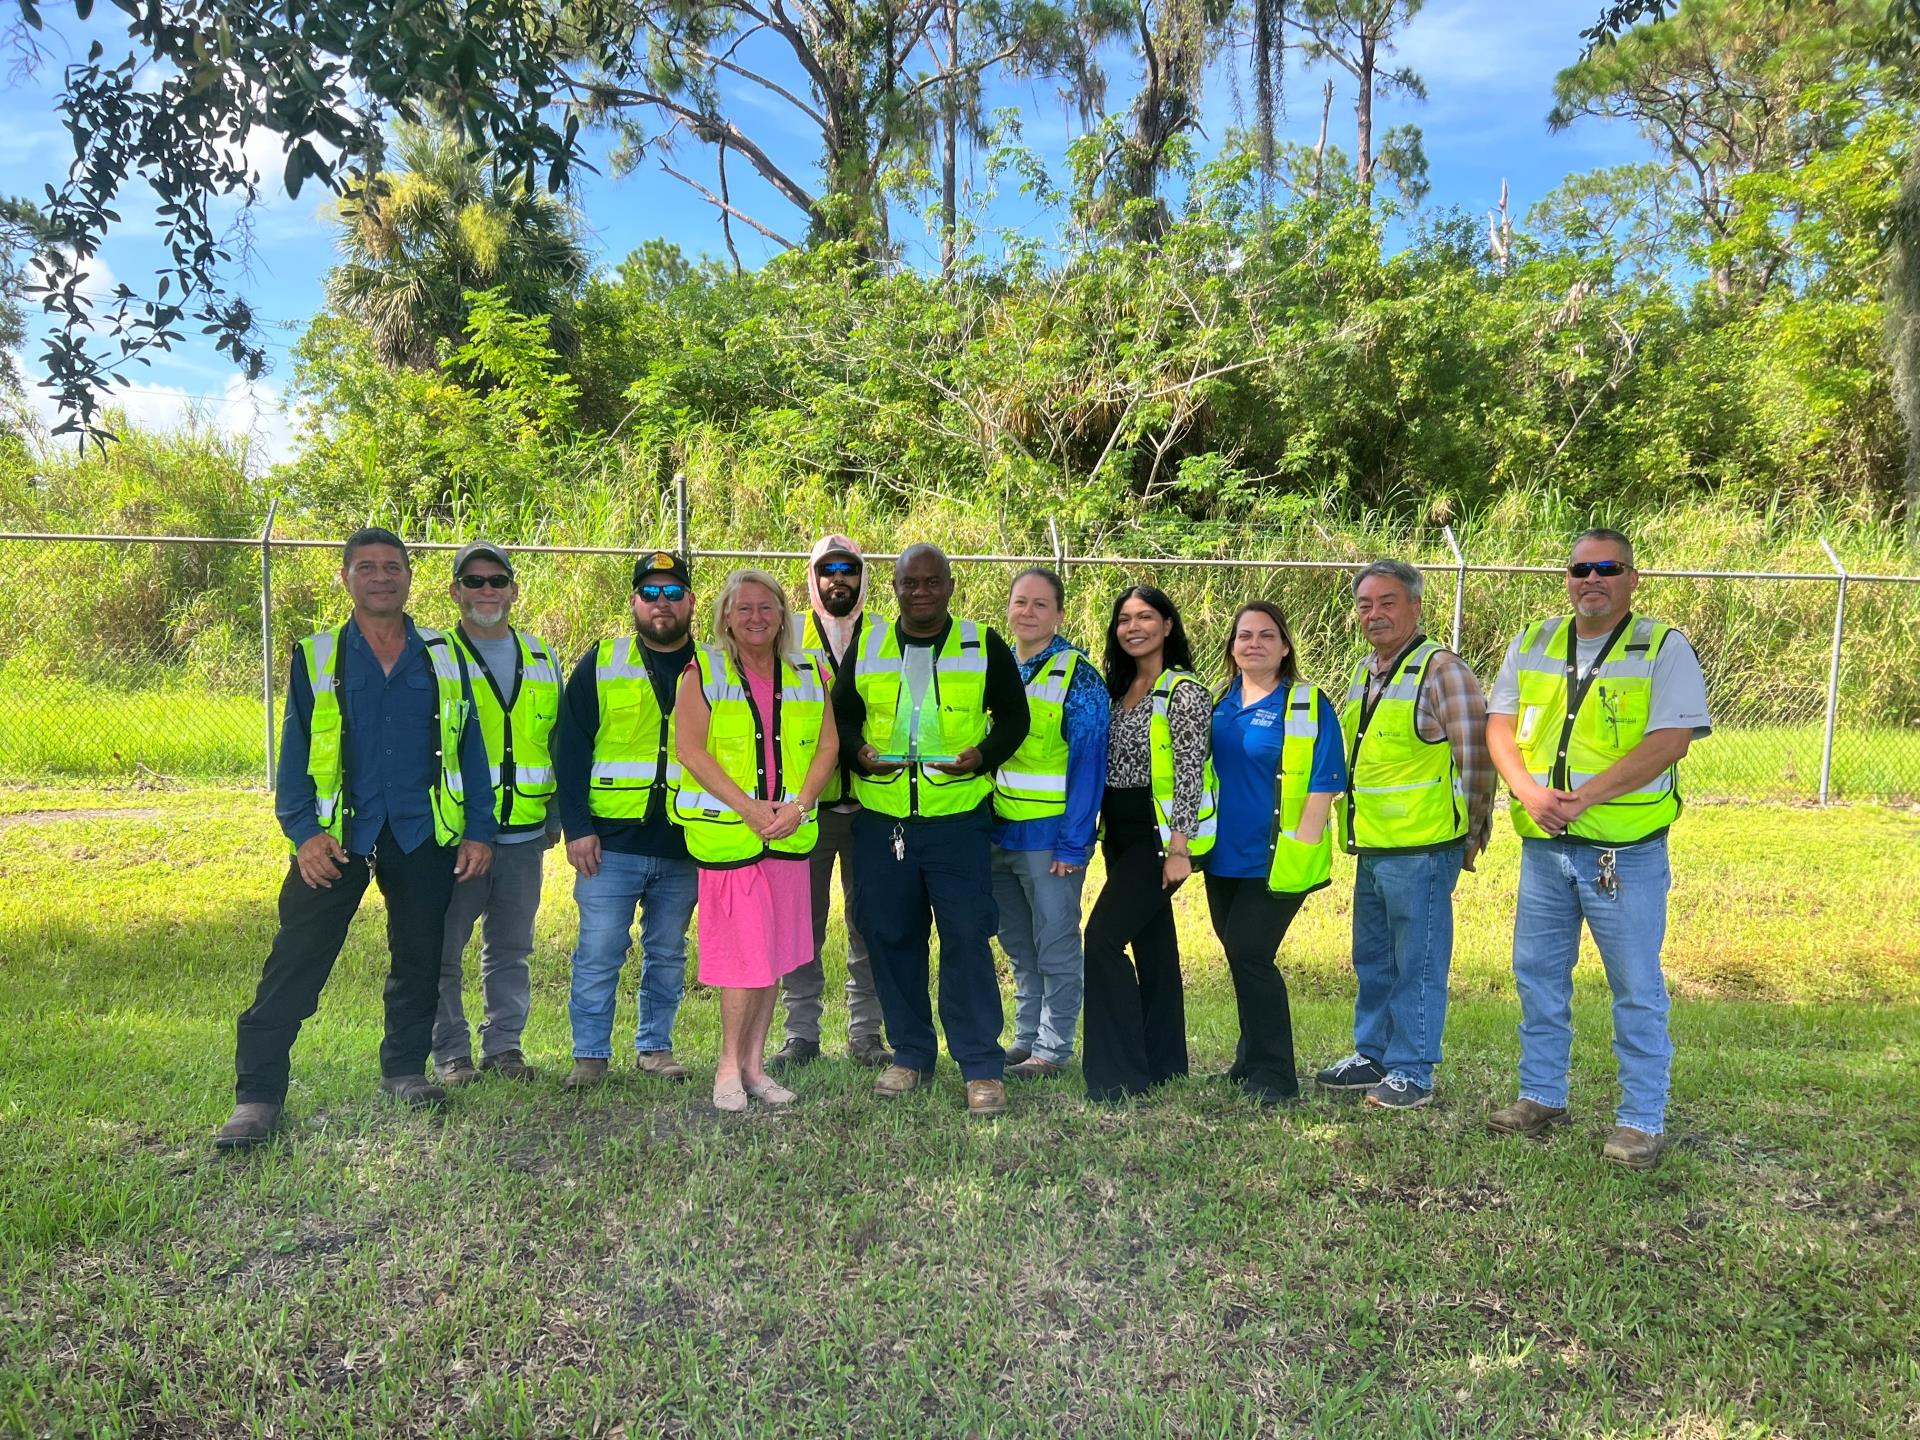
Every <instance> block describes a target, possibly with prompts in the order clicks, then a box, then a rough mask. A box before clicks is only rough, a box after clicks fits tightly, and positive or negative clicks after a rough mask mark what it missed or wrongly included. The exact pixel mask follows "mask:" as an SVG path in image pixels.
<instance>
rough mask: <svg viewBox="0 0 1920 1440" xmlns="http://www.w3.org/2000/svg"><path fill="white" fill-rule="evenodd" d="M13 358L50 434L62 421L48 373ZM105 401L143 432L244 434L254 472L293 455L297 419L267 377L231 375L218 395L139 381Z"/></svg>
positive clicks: (18, 355)
mask: <svg viewBox="0 0 1920 1440" xmlns="http://www.w3.org/2000/svg"><path fill="white" fill-rule="evenodd" d="M13 358H14V362H15V363H16V364H17V365H18V366H19V367H20V373H21V374H22V375H23V376H24V377H25V379H26V389H27V397H26V398H27V407H28V410H29V411H30V413H31V414H32V416H33V418H34V419H35V420H36V421H38V422H39V424H40V425H41V426H42V427H43V429H45V430H46V431H49V432H51V431H52V429H53V427H54V426H56V425H58V424H59V423H60V422H61V419H62V417H61V415H60V412H59V408H58V407H57V406H56V404H55V403H54V398H53V395H52V392H50V391H48V390H46V389H44V388H43V387H41V385H40V384H39V381H40V380H41V378H43V377H42V374H41V371H40V369H39V367H38V366H37V365H36V364H35V363H34V361H33V359H32V357H31V356H29V355H27V354H25V353H23V352H20V351H15V352H14V357H13ZM103 401H104V403H105V404H106V405H108V406H110V407H111V408H113V409H116V410H119V411H122V412H124V413H125V415H126V417H127V423H128V424H129V425H131V426H132V427H133V428H135V429H138V430H148V431H168V430H184V429H186V428H187V427H188V426H190V425H201V426H210V427H212V428H213V429H216V430H219V431H221V432H223V433H225V434H228V435H233V436H245V437H246V438H247V439H248V440H249V441H250V442H251V444H250V448H249V450H248V455H247V468H248V469H249V470H250V471H252V472H253V473H254V474H263V473H265V472H266V470H267V469H268V468H270V467H271V466H274V465H277V464H279V463H280V462H281V461H283V460H290V459H292V458H293V453H294V443H293V417H292V415H291V414H290V413H289V407H288V406H287V404H286V401H285V397H284V396H283V395H282V394H281V391H280V387H279V386H277V385H274V384H272V383H270V382H268V381H254V382H253V383H251V384H249V383H248V381H247V380H246V378H245V377H244V376H242V375H238V374H232V373H229V374H228V375H227V378H226V384H225V386H224V388H223V389H222V390H221V392H220V393H218V394H212V393H196V392H193V391H189V390H187V389H185V388H183V387H182V386H179V385H166V384H152V383H148V382H144V381H136V382H135V383H133V384H131V385H123V386H115V387H114V388H113V389H112V390H110V391H108V392H107V394H106V395H105V396H104V397H103Z"/></svg>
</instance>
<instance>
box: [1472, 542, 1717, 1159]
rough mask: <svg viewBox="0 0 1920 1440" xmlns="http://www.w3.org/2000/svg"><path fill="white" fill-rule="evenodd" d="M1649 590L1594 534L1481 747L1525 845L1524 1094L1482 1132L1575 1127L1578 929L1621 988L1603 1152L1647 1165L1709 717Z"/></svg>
mask: <svg viewBox="0 0 1920 1440" xmlns="http://www.w3.org/2000/svg"><path fill="white" fill-rule="evenodd" d="M1639 583H1640V574H1639V571H1637V570H1636V569H1635V568H1634V564H1633V546H1632V544H1631V542H1629V541H1628V539H1627V537H1626V536H1625V535H1622V534H1621V533H1620V532H1619V531H1617V530H1589V531H1587V532H1586V533H1585V534H1584V535H1582V536H1581V537H1580V538H1579V539H1578V540H1576V541H1575V542H1574V546H1573V554H1572V557H1571V559H1570V561H1569V563H1568V565H1567V597H1568V599H1569V600H1570V601H1571V602H1572V606H1573V613H1572V614H1571V615H1554V616H1549V617H1548V618H1546V619H1544V620H1540V621H1537V622H1536V623H1534V624H1532V625H1530V626H1528V627H1527V628H1526V629H1525V630H1524V631H1522V632H1521V633H1520V635H1519V636H1518V637H1516V638H1515V640H1514V642H1513V644H1512V645H1510V646H1509V647H1508V648H1507V657H1506V661H1505V663H1504V664H1502V665H1501V667H1500V674H1499V677H1498V678H1497V679H1496V680H1495V681H1494V685H1493V693H1492V695H1491V697H1490V698H1489V699H1488V701H1487V749H1488V750H1489V751H1490V752H1491V753H1492V755H1493V763H1494V767H1495V768H1496V769H1497V770H1499V772H1500V776H1501V778H1502V779H1504V780H1505V781H1506V782H1507V787H1508V788H1509V789H1510V790H1511V791H1512V792H1513V806H1512V815H1513V827H1514V829H1515V830H1517V831H1518V832H1519V834H1520V836H1521V857H1520V896H1519V902H1518V904H1517V905H1516V907H1515V910H1514V919H1513V977H1514V982H1515V985H1516V987H1517V988H1518V990H1519V993H1520V1016H1521V1018H1520V1097H1519V1099H1517V1100H1516V1101H1514V1103H1513V1104H1511V1105H1508V1106H1505V1107H1503V1108H1502V1109H1499V1110H1496V1111H1495V1112H1494V1113H1493V1114H1492V1115H1491V1116H1490V1117H1488V1124H1489V1125H1490V1126H1491V1128H1492V1129H1493V1130H1494V1131H1495V1132H1496V1133H1498V1134H1510V1135H1532V1136H1541V1135H1544V1134H1546V1133H1547V1132H1548V1131H1549V1130H1550V1129H1551V1128H1552V1127H1553V1126H1555V1125H1560V1124H1564V1123H1565V1122H1566V1119H1567V1098H1568V1097H1567V1088H1568V1087H1567V1072H1568V1069H1569V1066H1570V1062H1571V1056H1572V1050H1573V965H1574V961H1575V959H1576V958H1578V956H1579V953H1580V926H1581V923H1582V922H1583V921H1584V922H1585V924H1586V927H1587V930H1588V932H1589V933H1590V934H1591V935H1592V936H1593V942H1594V945H1595V947H1596V948H1597V949H1598V950H1599V951H1600V960H1601V963H1602V964H1603V965H1604V966H1605V967H1606V972H1607V986H1608V988H1609V989H1610V990H1611V991H1612V993H1613V1051H1614V1055H1615V1057H1616V1058H1617V1059H1618V1061H1619V1066H1620V1090H1621V1100H1620V1107H1619V1109H1618V1111H1617V1112H1616V1114H1615V1117H1614V1118H1615V1121H1616V1123H1615V1126H1614V1129H1613V1133H1612V1134H1611V1135H1609V1136H1608V1137H1607V1140H1606V1143H1605V1145H1604V1146H1603V1148H1602V1152H1601V1153H1602V1154H1603V1155H1604V1156H1605V1157H1606V1158H1607V1159H1608V1160H1611V1161H1614V1162H1615V1163H1617V1164H1621V1165H1626V1166H1629V1167H1631V1168H1633V1169H1636V1170H1645V1169H1650V1168H1652V1166H1653V1165H1655V1164H1656V1163H1657V1162H1658V1161H1659V1158H1660V1150H1661V1137H1662V1135H1663V1133H1664V1130H1665V1123H1666V1108H1667V1089H1668V1077H1669V1073H1670V1071H1671V1067H1672V1062H1673V1044H1672V1041H1671V1040H1670V1039H1669V1038H1668V1034H1667V1009H1668V1003H1667V985H1666V977H1665V975H1664V974H1663V973H1662V970H1661V965H1660V952H1661V947H1662V945H1663V944H1664V942H1665V939H1666V931H1667V891H1668V889H1669V887H1670V885H1671V883H1672V874H1671V871H1670V870H1669V868H1668V864H1667V828H1668V827H1669V826H1670V825H1671V824H1672V823H1673V822H1674V820H1676V819H1677V818H1678V817H1679V814H1680V782H1679V762H1680V759H1681V757H1682V756H1684V755H1685V754H1686V753H1687V748H1688V747H1689V746H1690V745H1691V744H1692V743H1693V741H1694V740H1695V739H1697V738H1699V737H1701V736H1704V735H1706V734H1707V733H1708V731H1709V729H1710V727H1711V721H1710V720H1709V718H1708V715H1707V687H1706V680H1705V677H1704V676H1703V675H1702V674H1701V671H1700V661H1699V659H1698V657H1696V656H1695V654H1694V652H1693V647H1692V646H1691V645H1689V644H1688V643H1687V639H1686V637H1685V636H1684V635H1682V634H1681V633H1680V632H1679V631H1677V630H1674V629H1672V628H1671V627H1669V626H1667V625H1664V624H1662V623H1660V622H1659V621H1657V620H1651V619H1648V618H1647V617H1645V616H1642V615H1636V614H1634V612H1633V609H1632V601H1633V592H1634V590H1635V588H1636V587H1637V586H1638V585H1639Z"/></svg>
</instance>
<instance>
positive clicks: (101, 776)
mask: <svg viewBox="0 0 1920 1440" xmlns="http://www.w3.org/2000/svg"><path fill="white" fill-rule="evenodd" d="M7 678H9V677H8V676H6V675H4V674H0V680H4V679H7ZM10 678H11V679H12V680H13V681H15V682H17V683H13V684H11V685H7V684H0V778H6V779H12V780H16V781H26V782H29V783H31V782H36V781H45V780H47V779H49V778H53V777H60V778H63V779H71V780H117V779H128V778H135V777H146V776H150V775H154V774H157V775H161V776H171V777H178V778H182V779H188V780H197V781H207V780H215V779H232V780H241V781H246V782H254V781H257V780H258V779H259V778H260V776H261V774H262V755H263V749H262V743H263V725H262V719H263V714H262V706H261V702H260V701H259V700H258V699H256V698H252V697H249V696H244V695H227V694H217V693H208V692H203V691H197V690H116V689H112V688H109V687H106V686H101V685H89V684H86V683H85V682H81V681H68V680H61V681H52V680H37V679H28V678H25V677H23V676H21V675H19V674H18V673H15V674H13V675H12V676H11V677H10ZM1823 738H1824V728H1823V727H1822V726H1821V725H1820V724H1817V723H1816V724H1809V725H1772V726H1751V727H1746V728H1740V729H1733V728H1726V729H1719V730H1715V731H1714V733H1713V736H1712V738H1711V739H1710V740H1707V741H1703V742H1702V743H1701V744H1700V745H1699V746H1698V748H1696V749H1695V750H1694V752H1693V753H1692V754H1691V755H1689V756H1688V757H1687V760H1686V762H1685V766H1684V768H1683V770H1682V782H1683V786H1684V789H1685V791H1686V793H1687V794H1688V795H1690V796H1694V797H1697V798H1701V799H1738V800H1780V801H1807V800H1813V799H1815V798H1817V797H1818V795H1819V792H1820V753H1821V745H1822V741H1823ZM1832 793H1833V795H1834V796H1835V798H1845V799H1869V800H1881V801H1891V802H1895V803H1905V802H1909V801H1912V800H1913V799H1915V798H1916V797H1920V729H1917V728H1915V727H1913V726H1906V727H1901V726H1889V725H1880V726H1864V725H1849V726H1843V727H1842V728H1841V729H1840V730H1839V731H1838V733H1837V734H1836V736H1835V741H1834V766H1833V787H1832Z"/></svg>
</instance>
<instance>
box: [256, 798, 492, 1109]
mask: <svg viewBox="0 0 1920 1440" xmlns="http://www.w3.org/2000/svg"><path fill="white" fill-rule="evenodd" d="M374 850H375V852H376V853H377V854H378V856H379V862H378V864H370V863H369V862H370V860H371V857H369V856H366V855H355V856H353V857H352V859H350V860H349V861H348V862H347V868H346V871H345V873H343V874H342V875H341V876H340V878H339V879H338V880H335V881H334V882H333V884H332V886H330V887H329V888H327V889H324V890H316V889H313V888H311V887H309V886H308V884H307V882H306V881H304V880H302V879H301V878H300V867H299V866H298V865H294V864H289V865H288V866H287V877H286V879H285V880H283V881H282V882H281V884H280V933H279V934H277V935H275V936H274V937H273V949H272V950H271V951H269V952H268V954H267V964H266V969H265V970H264V971H262V972H261V975H260V988H259V989H258V990H256V991H255V992H254V996H253V1004H252V1006H251V1007H249V1008H248V1010H247V1011H246V1012H245V1013H244V1014H242V1015H241V1017H240V1023H239V1025H238V1026H237V1027H236V1030H237V1032H238V1035H237V1043H236V1045H235V1051H234V1069H235V1071H236V1072H237V1082H236V1084H235V1085H234V1095H235V1098H236V1099H238V1100H239V1101H240V1103H241V1104H243V1105H244V1104H247V1103H250V1102H265V1103H267V1104H272V1105H278V1104H281V1103H282V1102H284V1101H285V1100H286V1098H287V1062H288V1058H289V1056H291V1055H292V1053H293V1042H294V1040H295V1039H296V1038H297V1037H298V1036H299V1034H300V1025H301V1022H303V1021H305V1020H306V1019H308V1018H309V1017H310V1016H312V1014H313V1012H314V1011H315V1010H317V1009H319V1008H320V990H321V987H323V986H324V985H325V984H326V983H327V977H328V976H329V975H331V974H332V973H333V962H334V961H335V960H337V959H339V958H340V947H341V946H342V945H344V944H345V943H346V940H347V927H348V926H349V925H350V924H352V922H353V916H354V912H355V911H357V910H358V909H359V908H360V899H361V897H362V896H364V895H365V894H366V893H367V881H368V880H369V879H370V878H371V879H372V880H373V881H374V882H375V883H377V884H378V885H379V886H380V893H381V895H383V896H384V897H385V898H386V902H387V948H388V950H389V951H390V952H391V955H392V960H391V966H390V968H389V969H388V971H387V986H386V992H385V999H386V1009H387V1030H386V1037H385V1038H384V1039H383V1040H381V1042H380V1073H381V1075H383V1076H389V1075H418V1074H420V1073H421V1072H422V1071H424V1070H425V1069H426V1065H427V1052H428V1051H429V1050H431V1049H432V1048H433V1017H434V1012H435V1010H436V1009H437V1008H438V1006H439V1003H440V946H441V942H442V940H443V939H444V937H445V934H446V920H447V904H448V902H449V901H450V900H451V899H452V898H453V861H454V856H455V855H456V853H457V851H456V849H455V847H453V846H449V845H435V844H433V843H432V841H431V840H429V841H428V842H427V843H426V844H424V845H421V846H419V847H418V848H417V849H415V850H414V851H413V853H412V854H407V853H406V852H404V851H402V850H401V848H400V846H399V844H398V843H397V842H396V841H395V840H394V838H393V832H392V831H391V830H384V829H383V830H382V831H381V832H380V838H379V839H378V840H377V841H376V842H374Z"/></svg>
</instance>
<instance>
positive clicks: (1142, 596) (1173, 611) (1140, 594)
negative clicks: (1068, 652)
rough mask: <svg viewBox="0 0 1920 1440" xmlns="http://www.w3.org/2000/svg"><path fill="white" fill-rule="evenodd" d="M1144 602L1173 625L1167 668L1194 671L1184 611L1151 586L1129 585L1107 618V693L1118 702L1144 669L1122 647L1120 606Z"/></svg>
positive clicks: (1169, 633)
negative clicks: (1183, 616)
mask: <svg viewBox="0 0 1920 1440" xmlns="http://www.w3.org/2000/svg"><path fill="white" fill-rule="evenodd" d="M1136 599H1137V600H1144V601H1146V602H1147V604H1149V605H1151V606H1152V607H1153V608H1154V609H1155V610H1158V611H1159V612H1160V614H1161V616H1162V617H1163V618H1165V619H1167V620H1171V621H1172V622H1173V628H1172V629H1171V630H1169V631H1168V632H1167V643H1166V647H1165V649H1164V650H1163V652H1162V658H1163V659H1164V661H1165V668H1166V669H1168V670H1191V669H1193V648H1192V647H1191V646H1190V645H1188V644H1187V627H1186V626H1185V625H1183V624H1181V623H1180V611H1179V609H1178V608H1177V607H1176V606H1175V605H1174V603H1173V601H1172V600H1170V599H1168V598H1167V593H1166V592H1165V591H1164V590H1158V589H1155V588H1154V587H1153V586H1151V585H1129V586H1128V587H1127V588H1126V589H1124V590H1122V591H1121V592H1120V593H1119V594H1118V595H1116V596H1114V597H1113V613H1112V615H1110V616H1109V617H1108V618H1107V653H1106V659H1105V660H1104V662H1103V663H1102V666H1101V668H1102V669H1103V670H1105V672H1106V676H1107V694H1109V695H1110V696H1112V697H1113V698H1114V699H1115V700H1118V699H1119V698H1120V697H1121V696H1122V695H1125V694H1126V693H1127V687H1128V686H1130V685H1132V684H1133V679H1134V676H1136V675H1138V674H1139V673H1140V667H1139V665H1138V664H1137V663H1135V661H1134V658H1133V657H1132V656H1131V655H1129V654H1127V652H1126V651H1125V650H1123V649H1121V648H1120V639H1119V636H1120V607H1121V606H1122V605H1124V604H1126V603H1127V601H1129V600H1136Z"/></svg>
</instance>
